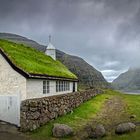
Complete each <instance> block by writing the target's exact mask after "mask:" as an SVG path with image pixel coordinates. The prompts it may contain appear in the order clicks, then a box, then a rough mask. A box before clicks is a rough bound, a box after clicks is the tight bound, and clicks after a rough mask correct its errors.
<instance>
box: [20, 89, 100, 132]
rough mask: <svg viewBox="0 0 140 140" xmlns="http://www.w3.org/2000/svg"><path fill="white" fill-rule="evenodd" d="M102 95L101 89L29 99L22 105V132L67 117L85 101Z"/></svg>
mask: <svg viewBox="0 0 140 140" xmlns="http://www.w3.org/2000/svg"><path fill="white" fill-rule="evenodd" d="M99 93H102V91H101V90H99V89H94V90H88V91H82V92H74V93H69V94H63V95H57V96H50V97H43V98H37V99H28V100H25V101H22V103H21V114H20V116H21V118H20V123H21V131H32V130H35V129H37V128H39V127H40V126H42V125H44V124H46V123H47V122H49V121H50V120H53V119H56V118H57V117H58V116H62V115H65V114H66V113H68V112H70V111H72V110H73V109H74V108H76V107H78V106H79V105H80V104H82V103H83V102H84V101H87V100H89V99H91V98H92V97H93V96H96V95H97V94H99Z"/></svg>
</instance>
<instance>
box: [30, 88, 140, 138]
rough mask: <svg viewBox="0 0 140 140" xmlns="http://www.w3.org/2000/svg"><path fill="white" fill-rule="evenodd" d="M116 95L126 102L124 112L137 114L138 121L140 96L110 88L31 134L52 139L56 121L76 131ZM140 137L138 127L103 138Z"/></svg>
mask: <svg viewBox="0 0 140 140" xmlns="http://www.w3.org/2000/svg"><path fill="white" fill-rule="evenodd" d="M114 97H119V98H121V99H122V100H123V102H124V103H125V104H126V108H125V111H124V112H127V114H130V115H131V114H135V115H136V116H137V118H136V121H140V96H138V95H124V94H120V93H119V92H116V91H110V90H108V91H106V92H105V93H104V94H100V95H98V96H96V97H93V98H92V99H91V100H90V101H87V102H85V103H83V104H82V105H81V106H80V107H78V108H76V109H74V111H73V113H70V114H67V115H65V116H63V117H59V118H58V119H56V120H54V121H51V122H50V123H48V124H47V125H45V126H43V127H41V128H40V129H38V130H36V131H34V132H32V133H30V136H31V137H32V138H34V139H39V140H46V139H49V140H50V139H52V132H51V131H52V128H53V124H54V123H64V124H67V125H69V126H71V127H72V128H73V129H74V130H75V131H77V130H79V129H81V128H82V127H83V126H84V125H85V124H87V123H88V122H90V121H91V120H93V119H96V115H97V114H98V113H99V112H101V111H102V108H103V107H104V104H105V102H106V101H108V100H111V99H112V98H114ZM116 113H117V112H116ZM128 117H129V116H128ZM120 119H121V118H120ZM139 137H140V129H139V128H138V129H137V131H136V132H135V133H132V134H128V135H122V136H117V135H115V134H114V133H112V134H109V135H108V136H106V137H105V138H103V140H131V139H132V138H133V140H138V139H139ZM68 139H72V138H68Z"/></svg>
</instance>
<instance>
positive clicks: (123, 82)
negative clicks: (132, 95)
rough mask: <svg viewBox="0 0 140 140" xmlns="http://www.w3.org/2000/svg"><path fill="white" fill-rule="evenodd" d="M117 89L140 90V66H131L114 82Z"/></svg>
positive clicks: (113, 84)
mask: <svg viewBox="0 0 140 140" xmlns="http://www.w3.org/2000/svg"><path fill="white" fill-rule="evenodd" d="M112 86H113V87H114V88H115V89H119V90H125V91H133V90H140V68H131V69H129V70H128V71H127V72H125V73H122V74H121V75H120V76H119V77H118V78H117V79H115V80H114V81H113V82H112Z"/></svg>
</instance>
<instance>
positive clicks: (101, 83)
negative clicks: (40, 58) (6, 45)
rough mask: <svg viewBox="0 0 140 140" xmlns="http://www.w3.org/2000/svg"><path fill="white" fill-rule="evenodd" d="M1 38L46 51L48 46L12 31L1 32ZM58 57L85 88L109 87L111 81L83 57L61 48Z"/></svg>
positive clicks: (57, 52) (57, 53)
mask: <svg viewBox="0 0 140 140" xmlns="http://www.w3.org/2000/svg"><path fill="white" fill-rule="evenodd" d="M0 38H1V39H7V40H10V41H13V42H16V43H23V44H26V45H29V46H31V47H33V48H36V49H38V50H40V51H42V52H44V51H45V49H46V46H43V45H40V44H39V43H37V42H35V41H33V40H30V39H28V38H26V37H22V36H19V35H16V34H11V33H0ZM56 57H57V59H58V60H59V61H61V62H62V63H63V64H64V65H66V66H67V67H68V69H69V70H70V71H72V72H73V73H74V74H76V75H77V76H78V79H79V85H80V86H81V87H84V88H90V87H100V88H108V87H110V85H109V83H108V82H107V81H106V80H105V79H104V77H103V75H102V74H101V72H99V71H98V70H96V69H95V68H93V67H92V66H91V65H89V64H88V63H87V62H86V61H84V60H83V59H82V58H80V57H77V56H73V55H69V54H66V53H64V52H62V51H60V50H57V51H56Z"/></svg>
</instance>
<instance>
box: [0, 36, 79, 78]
mask: <svg viewBox="0 0 140 140" xmlns="http://www.w3.org/2000/svg"><path fill="white" fill-rule="evenodd" d="M0 48H2V49H3V50H4V52H5V53H6V54H7V55H8V57H9V59H10V60H11V61H12V62H13V63H14V64H15V65H16V66H18V67H19V68H21V69H22V70H24V71H26V72H28V73H34V74H47V75H49V76H58V77H66V78H74V79H77V77H76V76H75V75H74V74H73V73H71V72H70V71H69V70H68V69H67V68H66V67H65V66H64V65H63V64H62V63H61V62H59V61H55V60H53V59H52V58H51V57H49V56H47V55H45V54H44V53H42V52H39V51H37V50H36V49H33V48H31V47H28V46H25V45H23V44H16V43H13V42H10V41H7V40H1V39H0Z"/></svg>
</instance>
